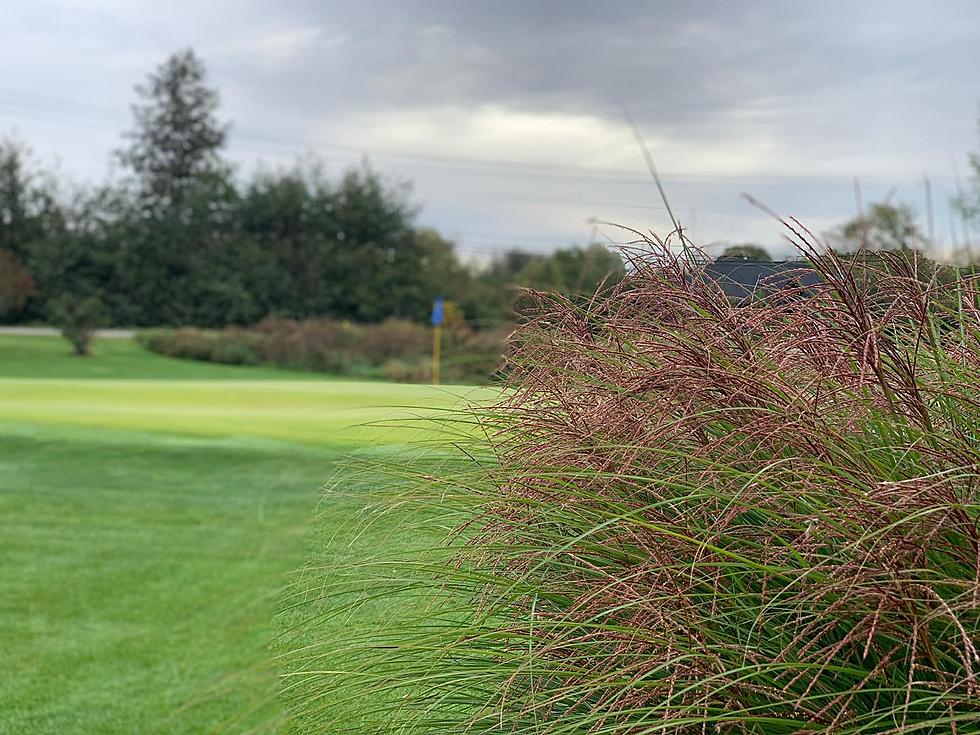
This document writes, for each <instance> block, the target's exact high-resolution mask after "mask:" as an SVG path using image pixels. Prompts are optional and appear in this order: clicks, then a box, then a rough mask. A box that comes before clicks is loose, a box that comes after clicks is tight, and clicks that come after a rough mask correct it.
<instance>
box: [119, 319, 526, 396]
mask: <svg viewBox="0 0 980 735" xmlns="http://www.w3.org/2000/svg"><path fill="white" fill-rule="evenodd" d="M507 333H508V330H506V329H503V328H501V329H497V330H494V331H484V332H474V331H473V330H470V329H468V328H467V327H466V326H465V325H464V324H456V325H454V326H452V327H450V328H447V329H445V330H444V332H443V348H442V350H443V352H442V354H443V364H442V376H443V379H445V380H449V381H456V382H485V381H487V380H488V379H489V378H490V377H491V376H492V375H493V374H494V372H495V371H496V369H497V368H498V367H499V365H500V362H501V360H502V358H503V353H504V343H505V340H506V336H507ZM139 340H140V343H141V344H142V345H143V346H144V347H146V348H147V349H149V350H152V351H153V352H159V353H161V354H164V355H168V356H170V357H179V358H184V359H189V360H205V361H209V362H221V363H229V364H236V365H259V364H265V365H278V366H280V367H285V368H292V369H295V370H311V371H316V372H324V373H333V374H338V375H351V376H356V377H368V378H386V379H388V380H396V381H404V382H427V381H428V380H430V379H431V372H432V366H431V355H432V330H431V328H430V327H427V326H425V325H422V324H418V323H416V322H410V321H406V320H403V319H389V320H387V321H384V322H380V323H377V324H353V323H350V322H340V321H334V320H331V319H307V320H294V319H280V318H275V317H268V318H266V319H263V320H262V321H261V322H259V323H258V324H256V325H255V326H254V327H227V328H225V329H222V330H208V329H197V328H193V327H182V328H179V329H151V330H145V331H143V332H141V333H140V334H139Z"/></svg>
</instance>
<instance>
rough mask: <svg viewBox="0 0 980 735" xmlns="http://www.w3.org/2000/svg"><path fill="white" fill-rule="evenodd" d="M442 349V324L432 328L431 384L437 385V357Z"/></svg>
mask: <svg viewBox="0 0 980 735" xmlns="http://www.w3.org/2000/svg"><path fill="white" fill-rule="evenodd" d="M441 351H442V325H441V324H436V325H435V326H434V327H433V328H432V384H433V385H439V357H440V352H441Z"/></svg>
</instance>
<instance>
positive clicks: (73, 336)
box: [48, 293, 105, 357]
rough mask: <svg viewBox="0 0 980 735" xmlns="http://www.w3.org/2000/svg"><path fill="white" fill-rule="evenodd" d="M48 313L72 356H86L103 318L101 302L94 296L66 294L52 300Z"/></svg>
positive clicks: (103, 311)
mask: <svg viewBox="0 0 980 735" xmlns="http://www.w3.org/2000/svg"><path fill="white" fill-rule="evenodd" d="M48 311H49V318H50V321H51V323H52V324H54V325H55V326H56V327H58V329H60V330H61V334H62V336H63V337H64V338H65V339H67V340H68V341H69V342H70V343H71V346H72V350H73V352H74V354H75V355H78V356H79V357H84V356H87V355H88V354H89V347H90V345H91V343H92V337H93V336H94V335H95V329H96V327H98V326H99V324H100V323H101V322H102V320H103V318H104V313H105V310H104V306H103V304H102V302H101V301H100V300H99V299H98V298H97V297H95V296H87V297H81V296H74V295H72V294H67V293H66V294H61V295H60V296H58V297H57V298H54V299H52V300H51V302H50V303H49V305H48Z"/></svg>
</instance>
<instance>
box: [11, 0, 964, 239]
mask: <svg viewBox="0 0 980 735" xmlns="http://www.w3.org/2000/svg"><path fill="white" fill-rule="evenodd" d="M978 38H980V4H978V3H977V2H975V0H964V1H963V2H955V1H952V0H949V1H943V0H934V1H933V2H926V1H924V0H923V1H922V2H903V1H902V0H887V1H880V2H879V1H877V0H863V1H856V0H850V1H849V2H834V1H827V0H823V1H822V2H819V3H817V2H804V1H803V0H799V1H798V2H797V1H793V0H771V1H758V2H735V1H732V0H714V1H707V0H705V1H698V0H687V1H684V2H681V1H678V2H664V1H656V0H650V1H648V2H626V1H623V2H614V1H610V2H597V1H596V0H589V1H582V2H579V1H578V0H564V1H559V0H552V1H543V0H542V1H538V2H535V1H534V0H517V1H511V0H484V1H483V2H475V1H470V0H444V1H442V2H425V1H421V0H419V1H410V0H404V1H395V0H391V1H389V2H373V1H372V0H356V1H354V2H339V1H338V2H331V1H330V0H318V1H316V0H311V1H309V2H303V1H299V0H296V1H290V0H279V1H278V2H266V1H265V0H206V1H205V2H202V0H194V1H193V2H185V1H184V0H169V1H168V2H138V1H135V0H129V1H125V0H88V1H87V2H84V1H81V0H24V1H23V2H18V1H17V0H7V1H6V2H4V3H3V4H2V5H0V69H2V70H3V72H2V76H0V132H5V133H9V132H11V131H15V132H16V134H17V135H18V136H19V137H20V138H21V139H23V140H24V141H26V142H27V143H29V144H30V145H31V146H32V147H33V148H34V149H35V151H36V152H37V154H38V155H39V157H41V158H42V159H44V160H46V161H49V162H50V161H55V160H56V161H57V162H58V165H59V167H60V170H61V172H62V173H63V174H64V177H65V178H66V179H68V180H72V181H75V182H85V181H97V180H101V179H103V178H104V177H106V176H108V175H111V165H110V158H111V156H110V153H111V151H112V149H113V148H114V147H115V146H117V145H118V143H119V136H120V134H121V132H122V131H123V130H125V129H126V128H127V127H128V126H129V124H130V113H129V104H130V103H131V102H132V101H133V99H134V96H133V87H134V85H135V84H137V83H138V82H140V81H141V79H142V78H144V77H145V75H146V73H147V72H149V71H150V70H152V69H153V68H154V67H155V66H156V65H158V64H159V63H160V62H161V61H162V60H163V59H164V58H165V57H166V56H167V54H168V53H170V52H171V51H173V50H175V49H178V48H183V47H187V46H191V47H193V48H194V49H196V50H197V52H198V53H199V54H200V55H201V56H202V58H203V59H204V60H205V62H206V64H207V66H208V68H209V71H210V73H211V77H212V81H213V82H214V84H215V85H216V86H218V87H219V88H220V90H221V94H222V100H223V107H222V110H223V114H224V116H225V117H226V118H227V119H229V120H231V121H232V123H233V127H232V134H231V138H230V141H229V151H228V152H229V155H230V156H231V157H232V158H233V159H234V160H236V161H237V162H238V163H239V164H240V166H241V170H242V171H243V172H244V173H247V172H249V171H250V170H253V169H254V168H255V167H256V166H259V165H280V164H282V165H286V164H289V163H290V162H292V161H294V160H296V159H297V158H298V157H303V156H306V155H310V154H312V155H316V156H318V157H319V158H320V159H322V160H323V161H324V162H325V163H326V165H327V168H328V170H330V171H335V172H336V171H340V170H342V169H343V168H345V167H346V166H348V165H350V164H351V163H353V162H356V161H358V160H359V159H360V158H361V157H362V156H364V155H366V156H368V157H369V158H370V160H371V161H372V162H373V163H374V165H375V166H376V167H377V168H378V169H380V170H381V171H382V172H385V173H388V174H391V175H393V176H398V177H402V178H406V179H409V180H411V181H412V182H413V183H414V197H415V199H416V201H417V202H418V203H419V204H420V205H421V206H422V210H421V214H420V219H421V221H422V222H424V223H426V224H431V225H434V226H436V227H438V228H439V229H440V230H442V231H443V232H444V233H446V234H447V235H449V236H451V237H453V238H455V239H456V240H457V241H458V243H459V244H460V249H461V251H462V252H464V253H467V254H472V255H474V256H485V255H486V254H487V253H491V252H494V251H496V250H498V249H501V248H504V247H510V246H523V247H528V248H537V249H547V248H549V247H554V246H556V245H561V244H567V243H571V242H579V243H582V242H585V241H587V240H588V239H589V238H590V237H591V236H592V233H591V227H590V225H589V224H588V222H589V219H590V218H592V217H597V218H599V219H602V220H608V221H612V222H617V223H621V224H624V225H628V226H631V227H637V228H644V229H645V228H652V229H654V230H657V231H660V232H664V231H666V230H667V229H669V228H668V227H667V218H666V215H665V212H664V211H663V208H662V206H661V205H660V202H659V199H658V196H657V192H656V189H655V188H654V186H653V183H652V181H651V180H650V177H649V176H648V175H647V174H646V173H645V168H644V164H643V160H642V157H641V155H640V152H639V150H638V148H637V144H636V142H635V140H634V138H633V136H632V134H631V132H630V129H629V126H628V125H627V124H626V122H625V114H624V111H628V113H629V114H630V115H632V116H633V117H634V118H635V119H636V120H637V122H638V124H639V126H640V127H641V129H642V131H643V135H644V137H645V138H646V140H647V142H648V144H649V146H650V148H651V150H652V151H653V154H654V157H655V159H656V161H657V165H658V167H659V169H660V170H661V172H662V174H663V178H664V181H665V184H666V186H667V193H668V196H669V198H670V200H671V204H672V206H673V208H674V209H675V211H676V213H677V214H678V216H679V218H680V219H681V221H682V224H684V225H685V227H687V228H688V229H689V230H690V231H691V232H692V233H693V234H694V237H695V238H696V239H697V240H698V241H699V242H701V243H704V244H709V243H722V242H742V241H755V242H760V243H763V244H765V245H767V246H770V248H771V249H773V250H774V251H778V250H779V248H780V245H779V243H780V232H779V228H778V226H777V225H776V224H775V223H773V222H772V221H771V220H769V219H767V218H766V217H765V216H764V215H762V214H761V213H760V212H758V211H757V210H755V209H753V208H751V207H750V206H749V205H747V204H746V203H745V202H744V201H743V200H742V199H741V198H740V194H741V192H743V191H744V192H749V193H752V194H753V195H755V196H756V197H757V198H759V199H761V200H762V201H764V202H765V203H767V204H768V205H770V206H771V207H773V208H774V209H776V210H778V211H779V212H781V213H784V214H792V215H795V216H797V217H799V218H800V219H801V220H803V221H804V222H805V223H807V224H808V225H809V226H810V227H811V228H812V229H814V230H817V231H824V230H826V229H828V228H830V227H832V226H833V225H835V224H836V223H839V222H841V221H842V220H844V219H846V218H847V217H850V216H852V215H853V213H854V211H855V197H854V186H853V181H854V178H855V177H859V178H860V182H861V189H862V195H863V198H864V201H865V202H870V201H875V200H877V199H881V198H883V197H885V196H886V194H887V192H889V191H890V190H891V189H892V188H893V187H894V188H895V189H896V194H895V199H896V200H898V201H903V202H906V203H908V204H910V205H911V206H913V208H915V209H916V210H917V211H918V212H919V213H920V215H921V214H923V213H924V210H925V205H924V194H923V188H924V187H923V175H924V174H928V175H929V176H930V177H931V180H932V182H933V192H934V201H935V207H936V215H935V231H936V239H937V240H938V241H940V242H942V243H945V244H948V243H949V241H950V221H951V218H950V214H949V211H948V206H947V201H948V199H949V197H950V196H951V195H952V194H953V193H954V191H955V186H956V178H957V176H960V177H962V178H963V179H964V180H966V179H967V176H968V173H969V169H968V166H967V154H968V152H969V151H971V150H975V149H977V148H978V138H977V113H978V103H980V75H978V73H977V72H978V70H980V43H978V42H977V39H978ZM923 220H924V217H923ZM954 227H955V228H956V231H957V236H958V237H962V234H961V233H960V231H959V223H958V222H957V223H955V224H954ZM597 236H598V237H599V238H600V239H602V238H610V239H613V240H617V239H622V236H621V235H620V234H619V233H618V231H617V230H616V229H615V228H612V227H608V226H604V227H602V228H601V229H600V230H599V232H598V235H597ZM714 247H719V245H714Z"/></svg>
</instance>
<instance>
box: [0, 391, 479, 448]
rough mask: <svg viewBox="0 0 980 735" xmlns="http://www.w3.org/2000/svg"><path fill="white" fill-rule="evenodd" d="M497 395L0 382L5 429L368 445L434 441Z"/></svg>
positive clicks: (462, 392)
mask: <svg viewBox="0 0 980 735" xmlns="http://www.w3.org/2000/svg"><path fill="white" fill-rule="evenodd" d="M492 395H493V391H492V390H489V389H474V388H464V387H459V386H452V387H446V388H438V387H434V386H419V385H396V384H390V383H377V382H353V381H350V382H349V381H336V380H331V381H313V380H302V381H284V380H229V381H221V380H180V381H167V380H98V379H83V380H63V379H41V380H31V379H23V378H6V379H0V421H16V422H31V423H38V424H48V425H62V426H88V427H93V428H103V429H127V430H139V431H163V432H167V433H175V434H184V435H193V436H234V437H255V438H265V439H278V440H283V441H292V442H302V443H305V444H317V445H324V446H331V447H337V446H363V445H365V444H377V443H390V442H397V443H403V442H407V441H413V440H422V439H426V438H433V437H434V436H435V433H434V431H433V428H432V427H431V426H430V427H428V428H427V429H424V430H423V429H421V428H419V426H420V424H421V423H423V422H424V421H426V420H427V419H431V418H433V417H434V416H436V415H438V413H439V412H440V411H443V410H445V409H449V408H452V407H458V406H461V405H464V404H465V402H466V401H468V400H474V401H479V400H487V399H488V398H490V397H491V396H492Z"/></svg>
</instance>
